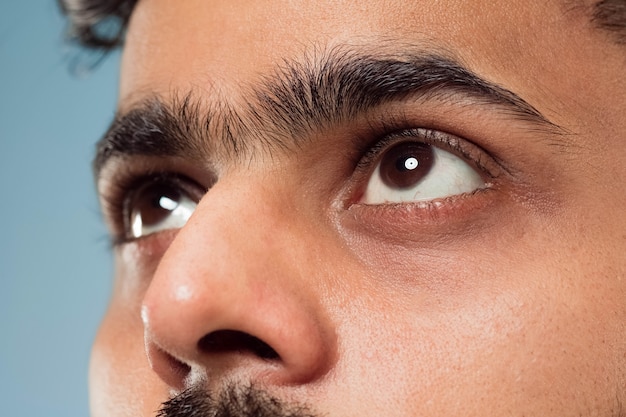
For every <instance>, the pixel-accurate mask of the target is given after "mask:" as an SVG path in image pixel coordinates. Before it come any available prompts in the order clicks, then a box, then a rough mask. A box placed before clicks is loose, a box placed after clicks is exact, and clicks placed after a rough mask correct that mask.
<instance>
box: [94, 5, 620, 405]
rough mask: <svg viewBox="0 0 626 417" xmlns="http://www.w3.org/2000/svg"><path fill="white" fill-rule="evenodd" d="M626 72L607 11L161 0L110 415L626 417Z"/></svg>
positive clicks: (107, 177) (119, 122)
mask: <svg viewBox="0 0 626 417" xmlns="http://www.w3.org/2000/svg"><path fill="white" fill-rule="evenodd" d="M625 68H626V49H624V46H623V45H620V44H618V43H616V42H613V38H612V37H611V36H610V35H607V34H606V33H604V32H602V31H600V30H598V29H596V28H594V27H593V25H592V23H591V19H590V4H588V3H586V2H584V1H582V0H581V1H565V0H563V1H553V2H544V1H526V2H488V1H479V0H463V1H453V0H442V1H437V2H432V1H426V0H423V1H422V0H420V1H411V2H409V1H400V0H398V1H394V0H391V1H382V0H381V1H368V2H346V1H328V2H325V1H316V2H292V1H273V0H256V1H233V0H230V1H221V0H212V1H203V0H185V1H184V2H173V1H169V0H142V1H140V2H139V3H138V5H137V7H136V9H135V11H134V12H133V16H132V19H131V22H130V26H129V31H128V35H127V39H126V42H125V47H124V56H123V63H122V68H121V83H120V99H119V108H118V116H117V118H116V120H115V122H114V123H113V125H112V127H111V129H110V130H109V132H108V133H107V134H106V135H105V137H104V139H103V141H102V142H101V143H100V145H99V148H98V155H97V157H96V164H95V165H96V171H97V182H98V190H99V193H100V195H101V200H102V203H103V211H104V214H105V219H106V221H107V223H108V226H109V228H110V231H111V234H112V236H113V239H114V242H115V245H114V253H115V262H116V278H115V284H114V290H113V297H112V300H111V304H110V306H109V309H108V311H107V314H106V316H105V318H104V320H103V323H102V326H101V328H100V331H99V334H98V336H97V339H96V341H95V344H94V349H93V355H92V361H91V369H90V395H91V408H92V414H93V415H94V416H95V417H116V416H155V415H156V414H157V410H159V409H160V408H161V407H162V403H164V402H166V401H168V399H170V398H172V397H175V399H174V400H173V401H174V402H176V401H177V400H179V403H180V401H183V400H184V401H187V400H188V399H189V401H192V402H194V401H195V404H204V405H202V407H206V408H205V410H207V411H206V415H224V416H228V415H242V416H245V415H255V414H254V413H253V412H251V411H250V410H251V408H250V407H251V406H252V404H257V403H256V402H255V401H256V399H259V401H266V403H267V404H270V406H269V407H270V408H269V410H270V411H267V407H266V408H265V409H264V410H266V411H267V415H275V414H277V413H278V411H272V410H273V409H271V407H272V404H273V406H275V407H277V408H276V410H278V408H280V410H281V412H283V414H284V415H291V416H298V415H325V416H329V417H335V416H336V417H340V416H341V417H345V416H389V417H401V416H485V415H487V416H559V417H564V416H572V417H573V416H581V415H582V416H604V417H616V416H623V415H626V410H625V409H624V407H626V406H623V404H626V257H625V256H624V253H625V251H626V216H625V215H624V207H626V187H625V186H624V184H625V183H626V164H624V161H626V137H625V136H624V132H626V113H625V111H624V110H625V109H626V77H624V76H623V75H624V70H625ZM390 155H391V156H390ZM395 155H400V156H401V157H402V158H403V159H398V160H401V161H402V162H403V164H404V165H402V166H399V165H397V163H396V164H395V165H394V163H395V161H396V159H393V158H392V156H395ZM405 155H408V156H407V157H405ZM414 155H420V157H419V158H418V157H414ZM420 158H422V159H420ZM389 161H391V162H389ZM433 161H434V162H433ZM427 163H429V164H430V163H432V164H433V165H432V167H430V165H424V164H427ZM411 164H415V165H411ZM420 164H422V165H421V166H423V167H428V169H426V168H424V171H423V173H422V171H415V172H419V173H420V175H423V179H420V181H419V182H417V183H416V184H417V185H416V186H415V188H410V189H409V191H406V190H405V188H403V187H400V186H398V184H399V183H402V181H405V180H406V178H407V175H408V173H409V171H410V170H412V169H414V167H415V166H417V167H419V166H420ZM386 173H390V174H389V175H387V174H386ZM411 178H412V177H411ZM420 178H421V177H420ZM409 179H410V178H409ZM394 181H395V182H394ZM406 181H408V180H406ZM411 184H413V183H411ZM405 191H406V192H405ZM155 197H157V199H156V200H155ZM168 207H169V208H168ZM228 387H235V388H234V389H233V390H232V391H225V390H226V388H228ZM249 387H252V388H249ZM181 392H182V393H183V394H180V393H181ZM190 393H194V394H193V395H194V396H192V395H191V394H190ZM203 393H204V394H205V395H206V398H209V397H210V398H225V397H227V396H228V395H231V399H232V398H234V399H235V403H237V404H239V405H240V406H238V407H239V408H237V407H235V408H233V410H234V409H237V411H236V412H235V411H232V412H230V411H228V412H225V411H223V410H226V408H224V407H222V411H219V412H218V411H216V410H219V409H220V408H219V407H220V406H219V405H218V406H214V405H212V403H210V402H209V401H208V400H206V398H205V399H203V397H202V395H203ZM229 393H230V394H229ZM177 394H180V395H179V396H178V397H176V395H177ZM171 404H172V403H171V402H170V406H169V407H170V410H172V411H167V412H164V414H163V415H165V416H168V417H170V416H178V415H181V416H186V415H194V414H183V411H180V410H182V408H180V409H178V410H173V408H172V407H173V406H172V405H171ZM221 404H222V405H224V404H226V402H222V403H221ZM283 404H284V406H283ZM166 409H167V407H166ZM305 410H306V411H305ZM175 412H177V413H179V414H175ZM299 412H301V414H298V413H299ZM203 413H204V411H203ZM229 413H230V414H229ZM237 413H238V414H237ZM257 415H260V414H259V413H257Z"/></svg>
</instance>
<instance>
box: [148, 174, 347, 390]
mask: <svg viewBox="0 0 626 417" xmlns="http://www.w3.org/2000/svg"><path fill="white" fill-rule="evenodd" d="M259 187H262V186H259ZM252 188H255V187H252ZM260 195H265V197H259V196H260ZM291 206H292V204H291V203H290V202H289V201H279V199H278V198H277V197H275V196H274V197H273V196H272V194H269V193H262V192H259V191H258V189H256V190H249V189H248V190H246V189H244V188H241V187H236V186H233V185H229V184H219V183H218V184H217V185H216V186H215V187H214V188H213V189H212V190H211V191H210V192H209V193H207V195H206V196H205V197H204V198H203V199H202V200H201V201H200V203H199V204H198V206H197V208H196V210H195V212H194V214H193V215H192V217H191V218H190V219H189V221H188V223H187V224H186V225H185V226H184V227H183V228H182V229H181V230H180V231H179V232H178V234H177V235H176V237H175V238H174V240H173V242H172V243H171V245H170V247H169V248H168V249H167V251H166V253H165V254H164V256H163V258H162V259H161V261H160V263H159V266H158V268H157V270H156V272H155V274H154V276H153V278H152V281H151V283H150V285H149V288H148V290H147V292H146V294H145V297H144V301H143V305H142V311H141V313H142V319H143V321H144V328H145V344H146V351H147V354H148V358H149V361H150V364H151V366H152V369H153V370H154V371H155V372H156V373H157V374H158V375H159V376H160V378H161V379H162V380H163V381H165V382H166V383H167V384H168V385H169V386H170V387H172V388H174V389H177V390H181V389H184V388H185V387H186V385H188V384H189V383H190V381H194V380H195V379H196V378H206V379H207V380H208V381H216V380H220V379H221V378H228V379H229V380H232V379H233V378H234V379H235V380H237V379H241V380H244V381H246V382H262V383H264V384H277V385H292V384H295V385H297V384H304V383H307V382H310V381H313V380H315V379H316V378H319V377H321V376H322V375H324V374H325V372H326V371H327V370H328V369H329V367H330V365H331V363H332V361H333V356H334V353H333V352H334V349H335V346H334V344H335V338H334V332H333V329H332V326H331V325H330V321H329V319H328V318H327V316H326V314H325V308H324V306H323V302H321V300H322V299H323V297H322V296H321V293H320V291H321V285H320V283H319V282H316V276H315V275H316V272H319V270H318V269H317V268H318V267H319V265H315V262H313V261H312V260H313V259H315V258H317V256H315V255H314V251H315V249H314V248H315V245H312V241H311V240H312V237H311V233H310V228H307V227H306V226H305V225H304V224H303V222H302V220H298V218H299V216H295V215H292V214H290V210H291V209H293V207H291ZM294 210H295V209H294Z"/></svg>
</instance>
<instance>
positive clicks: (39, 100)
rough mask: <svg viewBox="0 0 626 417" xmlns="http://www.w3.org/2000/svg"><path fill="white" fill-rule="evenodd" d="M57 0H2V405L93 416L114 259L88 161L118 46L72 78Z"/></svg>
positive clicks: (111, 88) (16, 411) (110, 92)
mask: <svg viewBox="0 0 626 417" xmlns="http://www.w3.org/2000/svg"><path fill="white" fill-rule="evenodd" d="M64 26H65V22H64V19H63V18H62V17H61V15H60V13H59V11H58V10H57V6H56V3H55V1H54V0H29V1H24V0H2V1H1V2H0V227H1V234H0V410H1V411H0V414H2V415H3V416H26V417H30V416H33V417H34V416H37V417H40V416H62V417H74V416H87V415H88V400H87V365H88V359H89V350H90V345H91V341H92V339H93V337H94V335H95V332H96V329H97V325H98V321H99V320H100V317H101V316H102V314H103V313H104V311H105V308H106V304H107V299H108V296H109V293H110V286H111V276H112V268H111V265H110V252H109V249H108V241H107V236H106V230H105V228H104V226H103V225H102V223H101V219H100V215H99V212H98V210H99V209H98V203H97V199H96V196H95V192H94V187H93V180H92V177H91V171H90V162H91V158H92V155H93V149H94V144H95V142H96V141H97V140H98V138H99V136H100V135H101V134H102V133H103V132H104V130H105V129H106V127H107V125H108V123H109V122H110V120H111V119H112V117H113V112H114V107H115V99H116V94H117V86H116V84H117V66H118V64H119V56H118V55H117V54H115V55H112V56H110V57H109V58H107V60H106V61H105V62H104V63H103V64H102V65H100V66H99V67H98V68H97V69H95V70H94V71H93V72H92V73H91V74H89V75H86V76H85V75H84V76H82V77H77V76H74V75H72V74H71V73H70V71H69V67H70V64H69V58H70V57H72V56H74V54H75V53H76V50H75V49H69V48H68V46H67V45H65V44H64V40H63V29H64Z"/></svg>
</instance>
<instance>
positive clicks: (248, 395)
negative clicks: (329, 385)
mask: <svg viewBox="0 0 626 417" xmlns="http://www.w3.org/2000/svg"><path fill="white" fill-rule="evenodd" d="M157 417H316V415H315V414H313V413H311V412H310V411H309V410H308V409H307V407H306V406H304V405H297V404H291V403H289V404H288V403H285V402H283V401H281V400H279V399H277V398H275V397H272V396H271V395H269V394H268V393H266V392H265V391H262V390H260V389H257V388H255V387H253V386H251V385H247V386H241V385H229V386H228V387H226V388H225V389H224V390H222V391H221V392H220V393H219V395H217V396H216V395H213V394H211V393H210V392H207V391H206V390H205V389H203V388H202V387H192V388H189V389H187V390H185V391H183V392H181V393H180V394H178V395H176V396H174V397H172V398H171V399H170V400H168V401H166V402H164V403H163V404H162V406H161V408H160V410H159V411H158V414H157Z"/></svg>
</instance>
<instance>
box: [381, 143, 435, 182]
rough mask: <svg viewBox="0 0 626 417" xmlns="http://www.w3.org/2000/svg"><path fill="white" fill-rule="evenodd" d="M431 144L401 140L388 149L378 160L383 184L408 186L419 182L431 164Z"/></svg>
mask: <svg viewBox="0 0 626 417" xmlns="http://www.w3.org/2000/svg"><path fill="white" fill-rule="evenodd" d="M433 161H434V155H433V148H432V146H431V145H429V144H426V143H420V142H402V143H399V144H397V145H395V146H393V147H392V148H391V149H389V150H388V151H387V152H386V153H385V155H384V156H383V158H382V160H381V161H380V177H381V179H382V181H383V182H384V183H385V185H387V186H389V187H391V188H395V189H402V188H410V187H412V186H414V185H416V184H417V183H419V182H420V181H421V180H422V179H423V178H424V176H425V175H426V174H428V172H429V171H430V169H431V168H432V166H433Z"/></svg>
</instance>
